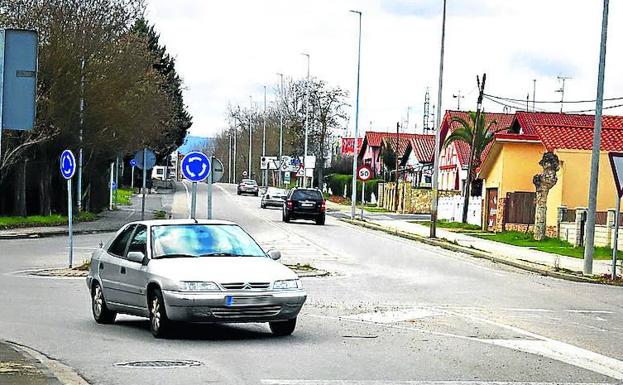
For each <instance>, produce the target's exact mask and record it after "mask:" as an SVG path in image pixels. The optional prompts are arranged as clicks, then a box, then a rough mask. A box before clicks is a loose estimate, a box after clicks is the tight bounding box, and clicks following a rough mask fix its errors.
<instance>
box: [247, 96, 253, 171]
mask: <svg viewBox="0 0 623 385" xmlns="http://www.w3.org/2000/svg"><path fill="white" fill-rule="evenodd" d="M252 114H253V97H252V96H249V162H248V163H249V165H248V167H247V178H252V176H251V155H252V154H253V151H252V150H253V137H252V136H251V134H252V132H253V126H252V123H251V115H252Z"/></svg>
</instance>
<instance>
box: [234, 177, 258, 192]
mask: <svg viewBox="0 0 623 385" xmlns="http://www.w3.org/2000/svg"><path fill="white" fill-rule="evenodd" d="M259 192H260V188H259V186H258V185H257V182H256V181H254V180H253V179H243V180H242V181H240V183H239V184H238V195H241V194H253V195H255V196H258V195H259Z"/></svg>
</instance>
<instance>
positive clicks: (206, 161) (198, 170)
mask: <svg viewBox="0 0 623 385" xmlns="http://www.w3.org/2000/svg"><path fill="white" fill-rule="evenodd" d="M210 168H211V165H210V158H209V157H208V156H207V155H206V154H204V153H202V152H198V151H194V152H190V153H188V154H186V156H185V157H184V159H182V174H184V177H185V178H186V179H188V180H190V181H192V182H200V181H202V180H204V179H205V178H207V177H208V175H210V171H211V170H210Z"/></svg>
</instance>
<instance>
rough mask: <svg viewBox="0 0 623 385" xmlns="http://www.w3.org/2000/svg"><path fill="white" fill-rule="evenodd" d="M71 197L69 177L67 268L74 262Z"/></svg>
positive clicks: (69, 180) (68, 180)
mask: <svg viewBox="0 0 623 385" xmlns="http://www.w3.org/2000/svg"><path fill="white" fill-rule="evenodd" d="M73 210H74V208H73V199H72V197H71V179H67V232H68V234H69V268H70V269H71V267H72V265H73V262H74V230H73V220H74V218H73Z"/></svg>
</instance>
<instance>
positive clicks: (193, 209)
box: [190, 182, 197, 219]
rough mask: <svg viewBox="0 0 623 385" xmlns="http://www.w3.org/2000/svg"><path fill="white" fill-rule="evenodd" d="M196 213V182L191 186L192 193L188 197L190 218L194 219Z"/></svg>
mask: <svg viewBox="0 0 623 385" xmlns="http://www.w3.org/2000/svg"><path fill="white" fill-rule="evenodd" d="M196 212H197V182H193V184H192V193H191V197H190V218H191V219H195V213H196Z"/></svg>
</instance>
